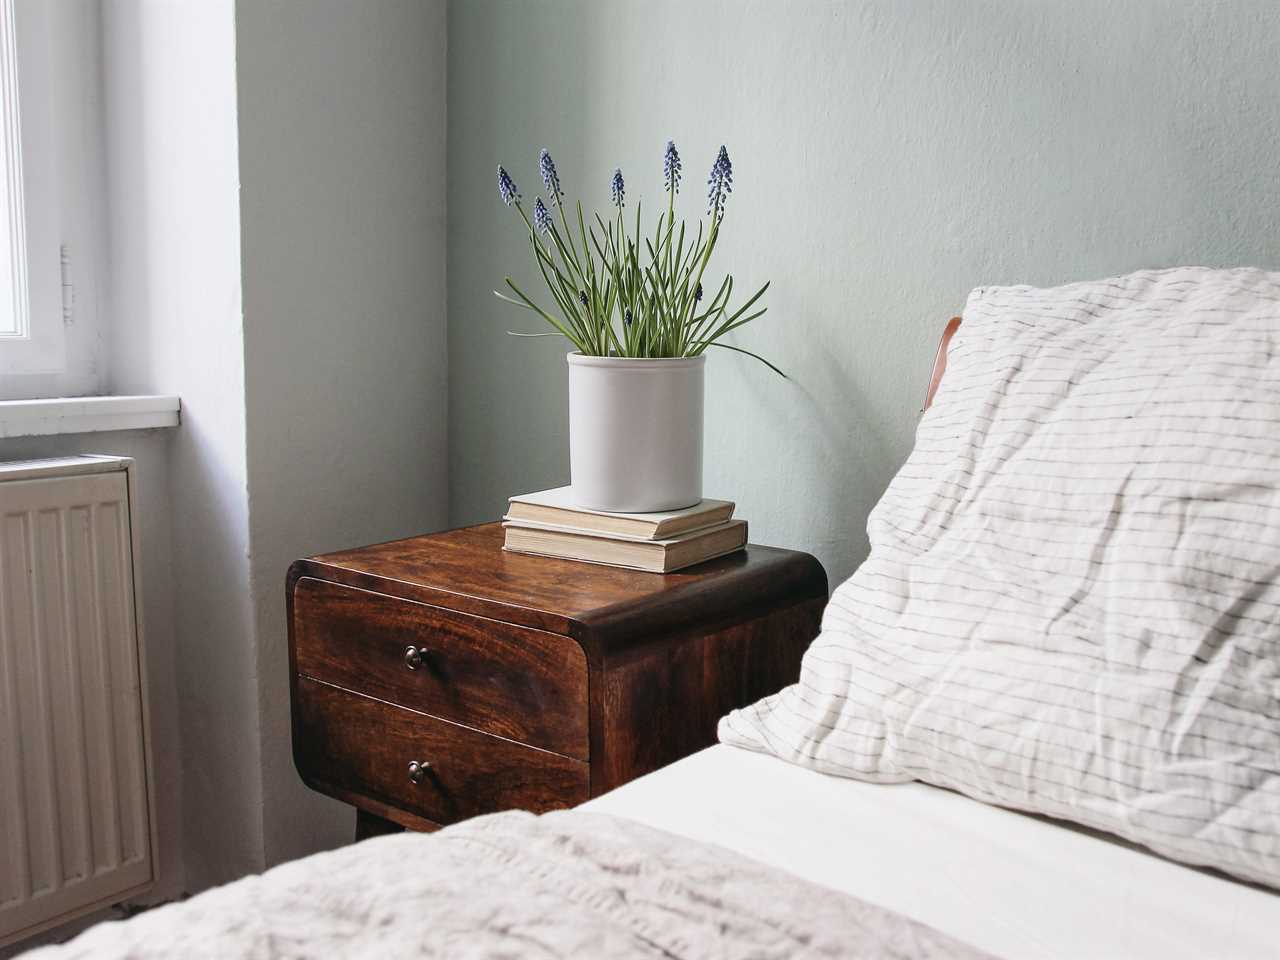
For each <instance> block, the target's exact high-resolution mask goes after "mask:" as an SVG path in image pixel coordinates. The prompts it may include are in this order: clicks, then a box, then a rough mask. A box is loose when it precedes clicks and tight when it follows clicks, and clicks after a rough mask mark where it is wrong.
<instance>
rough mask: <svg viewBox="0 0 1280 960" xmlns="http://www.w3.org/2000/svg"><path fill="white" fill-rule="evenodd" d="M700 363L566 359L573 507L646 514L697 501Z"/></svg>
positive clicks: (702, 365)
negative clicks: (574, 505)
mask: <svg viewBox="0 0 1280 960" xmlns="http://www.w3.org/2000/svg"><path fill="white" fill-rule="evenodd" d="M706 359H707V358H706V357H678V358H671V359H660V360H636V359H631V358H627V357H588V356H584V355H582V354H580V353H571V354H569V469H570V472H571V473H572V481H573V499H574V500H575V502H576V503H577V504H578V506H580V507H585V508H587V509H589V510H609V511H613V512H615V513H648V512H652V511H656V510H678V509H680V508H681V507H689V506H692V505H693V504H695V503H697V502H698V501H699V500H701V499H702V397H703V369H704V368H705V366H706Z"/></svg>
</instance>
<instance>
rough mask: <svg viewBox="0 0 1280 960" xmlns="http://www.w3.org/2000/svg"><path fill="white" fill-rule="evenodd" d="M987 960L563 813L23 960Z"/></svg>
mask: <svg viewBox="0 0 1280 960" xmlns="http://www.w3.org/2000/svg"><path fill="white" fill-rule="evenodd" d="M979 956H982V954H980V953H979V952H978V951H976V950H974V949H973V948H971V947H968V946H966V945H964V944H961V943H958V942H957V941H955V940H953V939H951V938H950V937H947V936H945V935H943V934H941V933H939V932H937V931H936V930H933V929H931V928H929V927H926V926H924V925H922V924H919V923H916V922H915V921H913V920H909V919H907V918H906V917H903V916H900V915H898V914H895V913H892V912H890V911H888V910H885V909H882V908H880V907H876V906H873V905H871V904H868V903H864V902H862V901H860V900H857V899H855V898H852V897H849V896H846V895H844V894H841V893H837V892H835V891H833V890H830V889H827V888H825V887H821V886H818V885H816V884H812V883H809V882H808V881H805V880H802V879H800V878H798V877H795V876H793V875H791V874H788V873H784V872H782V871H779V870H776V869H774V868H771V867H766V866H764V865H762V864H759V863H756V862H755V861H752V860H748V859H746V858H745V857H742V856H739V855H738V854H735V853H732V852H730V851H728V850H725V849H723V848H720V847H715V846H711V845H709V844H703V843H698V842H696V841H693V840H690V839H688V838H685V837H677V836H674V835H672V834H668V833H665V832H662V831H658V830H654V829H653V828H651V827H646V826H643V825H641V824H638V823H634V822H632V821H629V820H622V819H619V818H615V817H610V816H605V815H602V814H595V813H584V812H580V811H563V812H559V813H551V814H546V815H544V816H542V817H534V816H532V815H531V814H527V813H519V812H510V813H501V814H495V815H493V816H489V817H480V818H477V819H474V820H470V821H467V822H465V823H461V824H458V825H456V826H454V827H450V828H448V829H446V830H442V831H440V832H439V833H436V834H431V835H425V834H400V835H395V836H388V837H379V838H377V839H374V840H367V841H365V842H363V843H358V844H355V845H353V846H349V847H344V848H342V849H339V850H333V851H329V852H327V853H320V854H316V855H315V856H311V857H307V858H305V859H302V860H296V861H294V862H292V863H286V864H283V865H281V866H279V867H276V868H275V869H273V870H269V871H268V872H266V873H265V874H262V875H261V876H253V877H246V878H244V879H242V880H238V881H236V882H235V883H230V884H227V885H226V886H224V887H219V888H217V889H214V890H210V891H208V892H206V893H203V894H201V895H199V896H197V897H193V898H192V899H191V900H188V901H186V902H184V903H179V904H172V905H170V906H166V907H161V908H159V909H156V910H153V911H150V912H148V913H144V914H141V915H139V916H136V917H134V918H133V919H131V920H126V921H119V922H114V923H103V924H99V925H98V926H96V927H94V928H92V929H90V930H88V931H86V932H85V933H83V934H81V935H80V936H79V937H77V938H76V939H74V940H72V941H70V942H69V943H66V944H63V945H61V946H57V947H46V948H43V949H40V950H36V951H33V952H32V953H29V954H27V955H26V960H71V958H85V960H89V958H92V960H111V958H126V957H127V958H148V957H165V958H187V960H193V958H205V957H208V958H214V957H216V958H219V960H224V958H232V957H243V958H253V960H267V958H272V960H276V958H302V957H308V958H309V957H368V958H374V957H376V958H379V960H393V958H399V957H448V958H451V960H464V958H472V957H486V958H544V957H592V958H596V957H610V958H612V957H622V958H626V957H645V958H651V957H679V958H760V960H801V958H806V960H807V958H818V957H824V958H825V957H885V958H899V957H900V958H908V957H910V958H943V957H945V958H968V957H979Z"/></svg>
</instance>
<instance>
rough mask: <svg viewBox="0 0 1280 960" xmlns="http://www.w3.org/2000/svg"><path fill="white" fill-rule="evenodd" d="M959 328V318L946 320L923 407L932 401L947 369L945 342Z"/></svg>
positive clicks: (949, 339) (926, 407)
mask: <svg viewBox="0 0 1280 960" xmlns="http://www.w3.org/2000/svg"><path fill="white" fill-rule="evenodd" d="M959 329H960V318H959V317H952V318H951V319H950V320H948V321H947V328H946V329H945V330H943V331H942V339H941V340H940V341H938V352H937V353H936V354H935V355H934V358H933V375H932V376H930V377H929V392H928V393H926V394H925V395H924V408H925V409H926V410H928V409H929V404H931V403H933V395H934V394H935V393H937V392H938V384H940V383H941V382H942V374H943V373H945V372H946V369H947V344H949V343H950V342H951V338H952V337H954V336H955V334H956V331H957V330H959Z"/></svg>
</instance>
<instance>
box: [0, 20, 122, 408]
mask: <svg viewBox="0 0 1280 960" xmlns="http://www.w3.org/2000/svg"><path fill="white" fill-rule="evenodd" d="M0 14H2V15H3V23H4V24H6V25H10V26H11V27H12V29H11V31H9V33H8V36H7V37H5V36H4V35H3V34H2V33H0V40H6V41H7V43H8V44H9V45H8V47H6V48H5V49H4V51H3V52H5V53H7V54H9V56H8V57H7V61H8V62H9V63H13V62H14V59H15V57H14V56H12V55H13V54H16V63H17V68H16V70H12V69H11V70H10V71H9V72H8V74H7V76H8V77H9V78H16V81H17V82H16V88H15V87H14V86H13V85H11V84H9V85H6V83H5V82H4V79H5V76H6V74H4V73H3V72H0V150H2V149H6V145H7V144H8V143H9V142H10V140H9V139H6V138H7V137H8V133H7V132H6V131H8V130H12V131H16V134H17V136H16V139H17V140H20V142H21V151H20V152H21V156H22V164H21V167H22V177H21V195H22V201H23V207H24V211H25V216H24V217H23V218H22V219H21V227H22V229H23V231H24V232H25V238H24V239H25V244H24V246H23V255H24V256H25V261H26V274H27V301H26V303H27V315H28V317H29V328H28V335H27V336H26V337H23V338H15V337H9V338H4V339H0V401H5V400H30V399H39V398H51V397H79V396H87V395H94V394H100V393H103V392H105V391H106V389H107V387H108V377H107V369H106V367H107V363H106V361H107V357H108V348H109V337H108V336H107V333H108V331H107V330H106V329H105V324H104V323H103V321H104V320H105V319H106V314H105V311H104V309H103V307H104V305H105V303H106V302H107V298H106V295H105V289H104V281H105V279H106V278H105V276H104V268H105V251H106V239H105V228H106V213H107V204H106V164H105V149H104V138H105V123H104V117H103V112H102V111H103V102H102V101H103V78H104V75H103V69H102V9H101V4H99V3H96V2H91V0H0ZM5 59H6V58H5V57H0V61H4V60H5ZM2 66H3V63H0V67H2ZM10 91H12V92H10ZM15 105H16V108H17V109H16V111H15V110H14V106H15ZM15 113H16V115H17V117H18V122H17V124H16V125H9V126H7V127H6V125H5V124H4V117H5V116H13V115H15ZM6 186H9V189H10V190H12V186H11V185H7V184H5V183H4V174H3V171H2V170H0V191H3V190H4V189H5V188H6ZM7 195H8V194H0V229H5V228H6V225H5V219H4V210H3V207H4V203H3V201H4V197H5V196H7ZM9 230H10V236H13V235H14V233H15V230H14V228H13V227H12V226H10V227H9ZM3 252H4V251H3V243H0V256H3ZM2 293H3V290H0V294H2Z"/></svg>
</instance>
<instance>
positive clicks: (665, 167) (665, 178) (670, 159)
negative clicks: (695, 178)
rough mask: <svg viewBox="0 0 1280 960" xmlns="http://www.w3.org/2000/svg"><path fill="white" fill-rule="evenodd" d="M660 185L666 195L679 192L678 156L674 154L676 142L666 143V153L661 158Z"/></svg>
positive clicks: (669, 141)
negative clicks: (661, 184)
mask: <svg viewBox="0 0 1280 960" xmlns="http://www.w3.org/2000/svg"><path fill="white" fill-rule="evenodd" d="M662 183H663V186H664V189H665V190H666V191H667V192H668V193H679V192H680V154H679V153H677V152H676V142H675V141H674V140H668V141H667V152H666V155H665V156H663V158H662Z"/></svg>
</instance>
